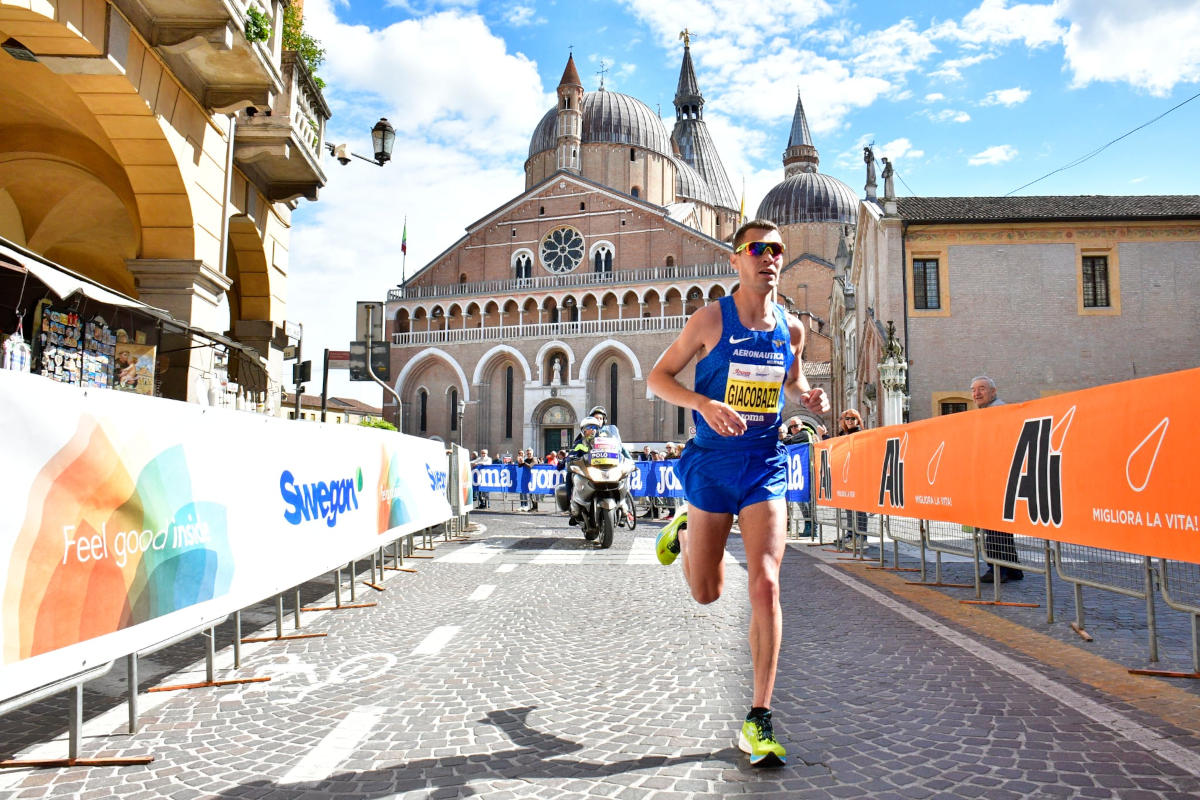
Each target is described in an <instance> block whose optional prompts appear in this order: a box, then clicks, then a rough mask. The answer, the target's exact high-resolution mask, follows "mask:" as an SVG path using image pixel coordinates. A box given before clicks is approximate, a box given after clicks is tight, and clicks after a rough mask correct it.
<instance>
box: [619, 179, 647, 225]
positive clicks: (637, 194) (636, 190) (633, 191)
mask: <svg viewBox="0 0 1200 800" xmlns="http://www.w3.org/2000/svg"><path fill="white" fill-rule="evenodd" d="M629 193H630V194H631V195H633V197H634V199H635V200H636V199H637V198H639V197H641V196H642V190H641V189H639V188H638V187H636V186H634V187H633V188H632V189H630V190H629ZM621 224H622V225H624V224H625V220H621Z"/></svg>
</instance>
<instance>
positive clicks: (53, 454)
mask: <svg viewBox="0 0 1200 800" xmlns="http://www.w3.org/2000/svg"><path fill="white" fill-rule="evenodd" d="M0 419H2V420H3V426H4V427H3V432H2V433H0V443H2V444H0V455H2V457H0V700H4V699H7V698H10V697H15V696H17V695H20V694H23V693H25V692H27V691H29V690H31V689H34V688H37V687H39V686H42V685H45V684H47V683H50V682H52V681H55V680H58V679H61V678H65V677H69V676H70V675H73V674H75V673H78V672H80V671H81V670H83V669H87V668H89V667H92V666H95V665H97V664H103V663H107V662H108V661H111V660H113V659H115V658H119V657H121V656H123V655H126V654H128V653H131V652H135V651H138V650H141V649H144V648H147V647H150V646H153V645H155V644H157V643H159V642H162V641H164V640H166V639H169V638H171V637H172V636H175V635H178V634H180V633H182V632H184V631H187V630H190V629H193V628H196V627H199V626H202V625H205V624H208V623H210V622H212V621H214V620H220V619H222V618H223V617H225V616H226V615H228V614H231V613H233V612H234V611H236V610H238V609H240V608H244V607H246V606H248V605H251V604H253V603H256V602H258V601H260V600H263V599H265V598H268V597H272V596H274V595H275V594H278V593H279V592H282V591H285V590H287V589H290V588H291V587H293V586H296V585H298V584H300V583H303V582H304V581H306V580H308V579H310V578H313V577H316V576H317V575H320V574H322V573H325V572H328V571H330V570H333V569H336V568H337V567H338V566H339V565H342V564H345V563H347V562H348V561H350V560H352V559H355V558H358V557H360V556H362V555H364V554H366V553H368V552H370V551H372V550H374V549H375V548H378V547H381V546H383V545H385V544H387V543H389V542H391V541H393V540H394V539H396V538H397V537H399V536H402V535H404V534H406V533H409V532H412V531H418V530H421V529H422V528H426V527H428V526H431V525H436V524H439V523H441V522H444V521H446V520H448V519H449V518H450V514H451V511H450V505H449V503H448V502H447V480H448V475H447V470H448V461H447V457H446V453H445V449H444V445H442V444H441V443H440V442H435V441H431V440H428V439H420V438H416V437H412V436H405V435H402V434H398V433H394V432H391V431H382V430H376V429H371V428H362V427H357V426H345V425H331V424H325V425H322V424H317V423H311V422H294V421H287V420H281V419H275V418H270V417H263V416H260V415H255V414H248V413H246V412H241V411H232V410H226V409H219V408H204V407H201V406H195V405H189V404H186V403H179V402H174V401H170V400H161V399H157V398H152V397H142V396H139V395H134V394H125V393H118V392H114V391H109V390H89V391H84V390H81V389H79V388H78V387H73V386H67V385H64V384H59V383H55V382H53V381H49V380H46V379H44V378H41V377H39V376H36V375H29V374H23V373H17V372H8V371H0Z"/></svg>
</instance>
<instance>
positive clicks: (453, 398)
mask: <svg viewBox="0 0 1200 800" xmlns="http://www.w3.org/2000/svg"><path fill="white" fill-rule="evenodd" d="M450 430H452V431H456V430H458V389H451V390H450Z"/></svg>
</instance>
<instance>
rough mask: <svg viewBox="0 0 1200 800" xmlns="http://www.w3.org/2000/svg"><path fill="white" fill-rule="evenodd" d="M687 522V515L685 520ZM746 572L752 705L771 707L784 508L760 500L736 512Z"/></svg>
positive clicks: (776, 660) (776, 656)
mask: <svg viewBox="0 0 1200 800" xmlns="http://www.w3.org/2000/svg"><path fill="white" fill-rule="evenodd" d="M688 522H689V523H690V522H691V516H689V517H688ZM738 526H739V527H740V528H741V532H742V544H743V546H744V547H745V548H746V570H747V572H748V573H749V579H750V660H751V662H752V663H753V664H754V703H753V705H755V706H762V707H763V708H770V707H771V693H772V691H773V689H774V687H775V671H776V668H777V667H778V664H779V645H780V642H781V641H782V639H783V611H782V609H781V607H780V604H779V567H780V564H781V562H782V561H783V553H784V550H785V549H786V546H787V538H786V533H787V506H786V504H785V503H784V501H783V500H764V501H763V502H761V503H755V504H754V505H752V506H746V507H745V508H743V509H742V510H741V511H740V512H739V513H738Z"/></svg>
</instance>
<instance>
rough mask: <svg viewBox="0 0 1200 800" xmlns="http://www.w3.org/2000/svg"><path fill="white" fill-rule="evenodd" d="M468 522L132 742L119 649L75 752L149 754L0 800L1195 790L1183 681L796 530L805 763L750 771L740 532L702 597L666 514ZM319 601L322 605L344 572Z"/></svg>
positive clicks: (790, 605) (797, 688) (308, 592)
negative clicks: (670, 544)
mask: <svg viewBox="0 0 1200 800" xmlns="http://www.w3.org/2000/svg"><path fill="white" fill-rule="evenodd" d="M473 521H474V522H475V523H477V525H478V526H479V529H478V530H476V531H474V532H473V533H472V534H471V536H470V541H467V542H449V543H447V542H441V541H438V543H437V546H436V549H435V550H434V551H433V552H432V553H431V554H430V553H423V554H424V555H432V556H433V558H424V559H417V560H412V561H409V562H407V565H408V566H412V567H415V568H416V569H417V570H418V571H417V573H416V574H413V573H408V572H389V573H388V577H387V581H386V584H385V589H386V591H384V592H375V591H374V590H371V589H368V588H364V587H363V586H362V585H361V584H360V585H359V586H358V589H357V591H358V599H359V600H360V601H362V600H368V601H374V602H376V603H377V605H375V606H374V607H370V608H360V609H350V610H342V611H337V612H316V613H311V614H305V617H304V627H305V629H306V630H311V631H327V632H328V633H329V636H328V637H327V638H314V639H300V640H294V641H288V642H278V643H270V644H256V645H246V646H244V648H243V653H242V658H243V664H242V669H241V670H238V671H236V672H235V671H232V670H228V669H226V670H222V673H221V674H220V675H218V677H236V676H270V677H271V680H270V681H269V682H266V683H258V684H246V685H242V686H231V687H223V688H208V689H200V690H195V691H190V692H172V693H162V694H143V695H142V696H141V706H142V713H141V729H140V730H139V731H138V732H137V733H135V734H132V735H130V734H128V733H127V732H126V731H125V720H126V711H125V706H124V705H123V694H124V680H123V675H124V667H123V666H121V665H120V664H118V665H116V666H115V667H114V668H113V672H112V673H110V674H109V675H108V676H106V677H105V678H104V679H102V680H99V681H97V682H95V683H94V684H93V685H91V686H90V687H89V691H88V695H87V709H88V722H87V724H86V726H85V738H84V741H83V751H84V752H83V753H82V755H84V756H87V757H98V756H100V755H121V756H125V755H153V756H154V761H153V763H152V764H150V765H149V766H145V767H122V768H116V767H97V768H64V769H46V770H23V769H22V770H7V771H4V772H0V796H11V797H14V798H42V797H68V796H69V797H82V798H93V797H94V798H102V797H103V798H106V797H122V798H159V797H170V798H173V799H174V800H188V799H189V798H214V797H217V798H289V799H294V800H300V799H301V798H306V799H307V798H321V797H344V798H392V797H402V798H414V799H415V798H442V797H447V798H448V797H472V796H479V797H486V798H496V799H500V798H525V797H544V798H583V797H612V798H661V799H662V800H666V799H667V798H681V799H683V798H716V797H728V796H744V797H764V798H766V797H779V798H783V797H788V798H793V797H795V798H826V797H837V798H857V797H864V798H866V797H869V798H876V799H878V800H886V799H887V798H917V799H919V798H933V797H940V798H969V797H987V798H1024V797H1056V798H1058V797H1062V798H1066V797H1087V798H1109V797H1111V798H1122V799H1125V798H1191V797H1196V796H1197V795H1200V755H1197V744H1198V743H1200V739H1198V738H1197V733H1198V732H1200V710H1198V709H1200V702H1198V700H1197V697H1196V695H1194V694H1193V693H1191V692H1190V691H1188V690H1187V689H1184V688H1182V687H1179V686H1178V685H1177V684H1170V683H1168V682H1166V681H1164V680H1160V679H1154V678H1143V677H1136V676H1130V675H1128V674H1126V673H1125V669H1124V666H1125V665H1122V664H1117V663H1115V662H1113V661H1108V660H1106V659H1105V658H1103V657H1102V656H1101V655H1098V654H1095V653H1091V652H1087V651H1085V650H1083V649H1081V648H1080V647H1079V646H1076V645H1073V644H1071V643H1070V642H1068V641H1066V640H1062V639H1055V638H1052V637H1049V636H1045V635H1043V634H1041V633H1038V632H1036V631H1035V630H1032V628H1033V627H1035V626H1033V625H1022V624H1021V623H1020V622H1019V621H1014V619H1016V618H1014V617H1012V615H1011V614H1009V616H1007V617H1006V616H1005V615H1003V614H994V613H993V612H992V611H989V610H987V609H986V608H982V607H968V606H962V605H960V604H958V602H957V599H955V598H954V597H950V596H948V595H947V594H946V593H942V592H937V591H934V590H932V589H929V588H926V587H917V586H908V585H906V584H905V583H904V580H905V579H904V577H900V575H901V574H890V573H887V572H880V571H868V570H867V569H866V565H865V564H863V563H855V562H845V561H841V560H839V555H838V554H836V553H831V552H828V551H827V550H826V549H825V548H821V547H813V546H808V545H807V544H803V543H796V542H793V543H792V544H791V545H790V546H789V548H788V551H787V555H786V558H785V561H784V567H783V605H784V613H785V622H784V626H785V627H784V647H783V651H782V653H781V657H780V670H779V679H778V683H777V688H776V693H775V700H774V703H773V706H774V714H775V724H776V733H777V734H778V735H779V738H780V740H781V741H782V742H783V743H784V744H785V746H787V748H788V752H789V760H788V764H787V766H786V767H784V768H782V769H777V770H756V769H753V768H751V767H749V765H748V763H747V761H746V757H745V756H744V755H743V754H742V753H740V752H739V751H738V750H737V748H736V745H735V743H734V737H735V735H736V731H737V729H738V727H739V726H740V721H741V719H742V717H743V716H744V715H745V713H746V711H747V710H748V707H749V704H750V703H749V701H750V696H749V690H750V683H751V671H750V665H749V657H748V653H747V645H746V632H747V625H748V609H749V606H748V603H747V600H746V576H745V570H744V569H743V568H742V567H741V565H740V560H741V558H742V551H741V543H740V540H739V539H738V538H737V537H736V536H733V537H731V539H730V546H729V552H728V554H727V557H726V571H727V572H726V575H727V577H726V591H725V596H724V597H722V598H721V599H720V600H719V601H718V602H716V603H714V604H713V605H710V606H699V605H697V604H695V603H694V602H693V601H692V600H691V599H690V598H689V596H688V594H687V592H686V589H685V586H684V583H683V577H682V574H681V572H680V569H679V567H678V565H674V566H672V567H662V566H660V565H658V563H657V561H656V560H655V558H654V553H653V543H654V535H655V534H656V533H657V530H658V525H657V524H646V523H645V522H644V521H643V524H641V525H639V527H638V528H637V530H636V531H634V532H632V533H630V532H628V531H625V530H621V531H619V532H618V534H617V538H616V543H615V544H614V546H613V547H612V549H611V550H608V551H602V550H597V549H594V547H593V546H592V545H591V544H590V543H587V542H585V541H584V540H583V537H582V535H581V534H580V533H579V532H578V530H577V529H574V528H570V527H568V526H567V525H566V521H565V519H564V518H563V517H562V516H560V515H557V514H553V515H551V514H531V515H522V514H511V513H476V514H474V515H473ZM361 577H363V576H360V578H361ZM909 577H911V576H909ZM1030 583H1031V584H1032V583H1033V582H1032V581H1031V582H1030ZM304 592H305V597H306V600H309V599H311V600H313V601H315V600H317V599H319V597H320V596H321V595H326V597H325V599H326V600H329V599H331V597H330V595H331V593H332V583H313V584H310V585H308V586H306V587H304ZM368 595H369V597H368ZM964 596H965V595H964ZM272 609H273V607H272V606H269V605H264V606H259V607H256V608H255V609H251V610H249V611H248V612H247V613H246V614H245V615H244V617H245V623H244V627H245V630H244V631H243V633H244V634H245V635H253V634H252V633H251V632H250V629H251V628H252V627H254V626H255V625H263V626H265V627H266V633H268V634H270V633H273V632H274V625H273V616H272V614H273V611H272ZM1006 613H1008V612H1006ZM1038 614H1041V615H1042V616H1043V617H1044V612H1036V611H1033V612H1031V616H1030V617H1029V619H1030V620H1031V621H1036V619H1037V616H1038ZM288 621H289V626H288V627H289V629H290V616H289V620H288ZM1043 621H1044V620H1043ZM252 622H253V623H254V624H253V625H252V624H251V623H252ZM1059 625H1060V627H1061V626H1065V623H1059ZM228 631H229V627H228V626H223V627H222V628H221V629H220V632H219V634H218V635H219V636H220V637H221V639H220V641H221V644H222V646H223V648H224V649H223V650H222V651H221V653H220V659H219V661H220V662H221V663H224V664H225V665H228V664H229V662H230V653H229V650H230V648H229V641H230V638H229V635H228ZM1138 635H1140V634H1137V633H1132V634H1131V636H1138ZM198 654H202V650H198V649H197V646H196V645H195V643H194V642H192V643H184V644H181V645H177V646H175V647H173V648H171V649H169V650H166V651H163V652H162V653H161V654H156V655H155V656H154V657H153V659H147V660H145V661H144V662H143V667H142V670H143V671H142V678H143V680H142V683H141V688H142V690H143V692H144V690H145V689H146V688H148V687H149V686H150V685H153V684H170V683H180V682H186V681H188V680H200V679H202V676H203V672H202V667H203V661H202V660H201V661H199V666H197V663H195V658H196V656H197V655H198ZM184 665H188V666H187V668H186V669H182V670H181V669H179V667H182V666H184ZM197 669H200V670H201V671H200V672H199V673H196V672H195V671H196V670H197ZM65 707H66V703H65V701H64V700H63V698H61V697H58V698H54V699H52V700H49V701H45V702H43V703H40V704H38V705H36V706H33V707H29V708H26V709H22V710H21V711H18V712H15V713H13V714H11V715H9V716H8V717H6V718H0V730H4V731H5V733H4V735H3V736H0V753H2V754H3V755H4V756H5V757H9V758H33V757H63V756H64V755H65V751H66V742H65V738H64V731H63V727H64V725H65V722H66V713H65V710H64V709H65ZM14 742H15V744H16V746H15V747H14Z"/></svg>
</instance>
